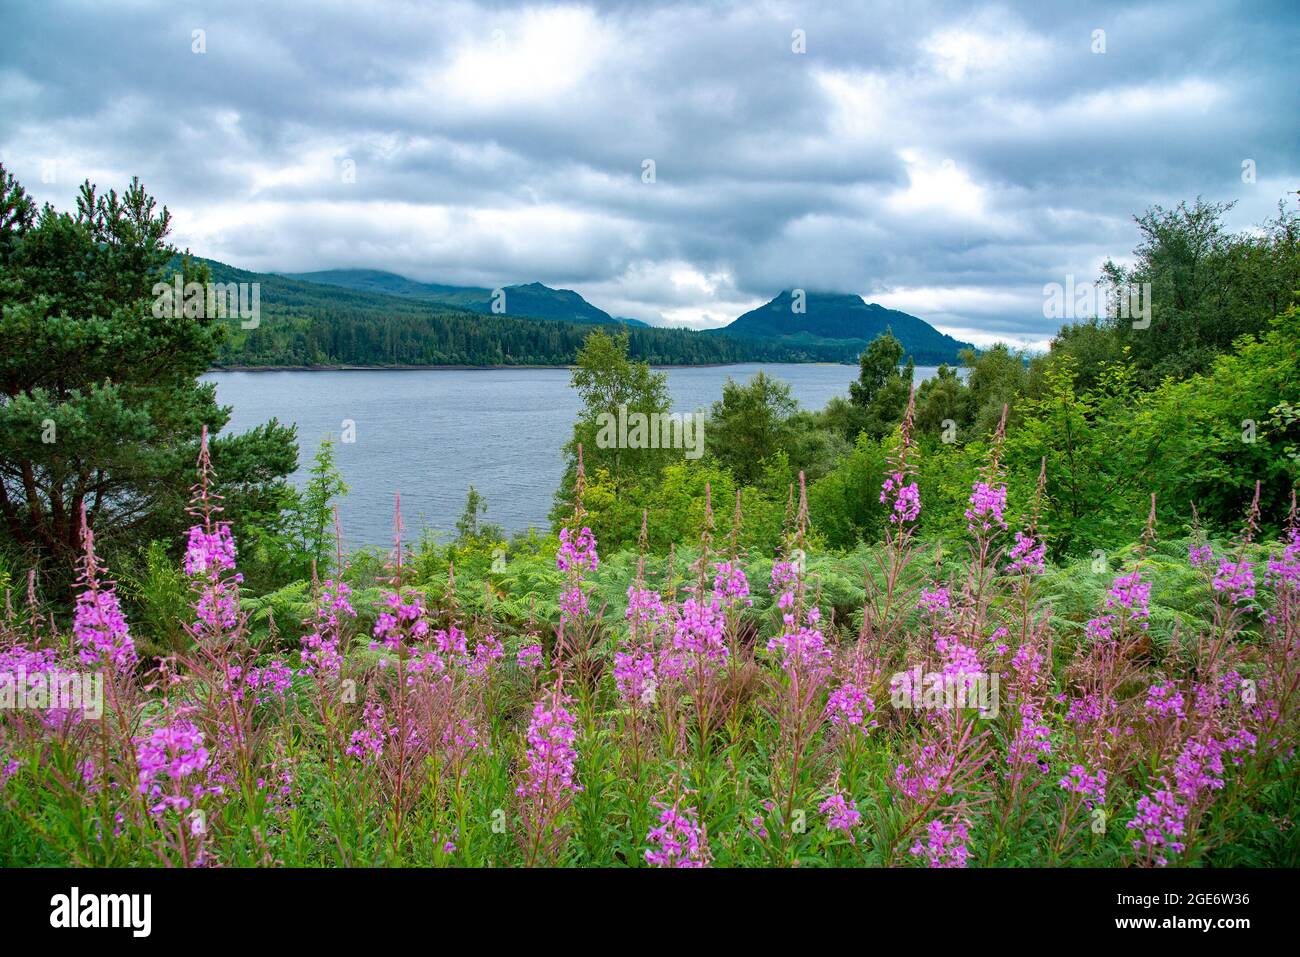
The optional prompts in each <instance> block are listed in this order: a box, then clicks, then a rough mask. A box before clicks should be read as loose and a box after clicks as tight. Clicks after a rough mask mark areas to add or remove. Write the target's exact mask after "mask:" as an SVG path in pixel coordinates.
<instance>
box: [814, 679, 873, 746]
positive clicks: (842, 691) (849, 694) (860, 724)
mask: <svg viewBox="0 0 1300 957" xmlns="http://www.w3.org/2000/svg"><path fill="white" fill-rule="evenodd" d="M875 710H876V703H875V702H874V701H872V700H871V696H870V695H869V694H867V692H866V691H865V690H864V689H862V688H860V687H858V686H857V685H856V684H854V683H853V682H852V681H846V682H845V683H844V684H842V685H840V686H839V687H838V688H836V689H835V690H834V691H832V692H831V693H830V697H829V698H828V699H827V701H826V717H827V718H829V719H830V722H831V724H832V725H833V726H835V727H837V728H860V729H861V730H862V733H863V734H866V733H867V732H868V731H869V730H870V729H871V728H874V727H876V726H877V721H876V719H875V718H872V719H871V720H870V721H868V720H867V715H869V714H874V713H875Z"/></svg>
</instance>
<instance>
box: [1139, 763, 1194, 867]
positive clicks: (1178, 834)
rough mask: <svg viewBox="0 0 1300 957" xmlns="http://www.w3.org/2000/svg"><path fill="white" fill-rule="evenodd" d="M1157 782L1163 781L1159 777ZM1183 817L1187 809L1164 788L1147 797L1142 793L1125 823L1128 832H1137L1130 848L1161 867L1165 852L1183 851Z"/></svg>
mask: <svg viewBox="0 0 1300 957" xmlns="http://www.w3.org/2000/svg"><path fill="white" fill-rule="evenodd" d="M1161 783H1165V782H1164V779H1163V778H1162V779H1161ZM1186 820H1187V808H1186V807H1185V806H1184V805H1183V804H1181V803H1179V801H1178V800H1177V798H1175V797H1174V794H1173V792H1172V791H1170V790H1169V789H1168V788H1167V787H1164V788H1157V789H1156V790H1155V791H1153V792H1152V793H1151V795H1150V796H1146V795H1144V796H1142V797H1141V798H1139V799H1138V802H1137V813H1136V814H1135V815H1134V817H1133V819H1132V820H1131V821H1129V822H1128V824H1127V825H1126V826H1127V828H1128V829H1129V830H1130V831H1136V832H1137V833H1138V837H1136V838H1134V839H1133V849H1134V850H1135V851H1145V852H1146V853H1148V854H1150V855H1151V856H1152V857H1153V858H1154V860H1155V862H1156V863H1157V864H1159V865H1160V866H1161V867H1164V866H1165V865H1166V864H1168V863H1169V859H1168V857H1167V856H1166V855H1167V853H1172V854H1179V853H1181V852H1182V851H1183V848H1184V844H1183V840H1182V839H1183V837H1184V835H1185V834H1186V826H1185V821H1186Z"/></svg>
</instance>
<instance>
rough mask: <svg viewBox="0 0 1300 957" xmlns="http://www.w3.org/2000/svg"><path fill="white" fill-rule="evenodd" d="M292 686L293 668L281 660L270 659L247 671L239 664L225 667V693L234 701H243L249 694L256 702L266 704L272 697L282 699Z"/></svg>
mask: <svg viewBox="0 0 1300 957" xmlns="http://www.w3.org/2000/svg"><path fill="white" fill-rule="evenodd" d="M292 686H293V669H292V668H290V667H289V666H288V665H287V664H285V663H284V662H283V661H279V660H272V661H271V662H270V663H269V664H266V665H264V666H262V667H256V666H254V667H252V668H249V669H248V671H247V672H245V671H244V669H243V668H242V667H241V666H240V665H230V666H228V667H227V669H226V685H225V688H226V693H227V694H229V695H230V696H231V698H232V699H233V700H234V701H243V700H244V699H245V698H246V697H248V696H249V695H250V694H251V695H252V696H253V698H254V700H255V701H256V703H257V704H266V703H267V702H269V701H270V700H271V699H272V698H279V699H281V700H283V698H284V696H285V693H286V692H287V691H288V690H289V689H290V688H291V687H292Z"/></svg>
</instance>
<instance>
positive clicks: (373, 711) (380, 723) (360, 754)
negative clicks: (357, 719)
mask: <svg viewBox="0 0 1300 957" xmlns="http://www.w3.org/2000/svg"><path fill="white" fill-rule="evenodd" d="M397 733H398V729H397V728H396V727H393V726H390V725H389V724H388V720H387V716H386V715H385V713H384V706H383V705H382V704H380V703H379V702H378V701H374V700H371V701H367V702H366V711H365V715H364V716H363V717H362V722H361V727H360V728H358V729H357V730H356V731H353V732H352V737H351V743H349V744H348V747H347V751H346V753H347V754H349V755H351V756H352V757H354V758H358V759H360V761H361V762H362V763H363V764H367V765H374V764H376V763H377V762H378V761H379V759H380V758H382V757H383V756H384V747H385V745H386V744H387V742H388V739H389V738H393V737H396V736H397Z"/></svg>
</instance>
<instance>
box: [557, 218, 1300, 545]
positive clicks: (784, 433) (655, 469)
mask: <svg viewBox="0 0 1300 957" xmlns="http://www.w3.org/2000/svg"><path fill="white" fill-rule="evenodd" d="M1224 212H1225V207H1222V206H1210V205H1206V204H1203V203H1199V202H1198V203H1197V204H1195V205H1194V206H1192V207H1187V206H1180V207H1178V208H1177V209H1176V210H1173V211H1165V210H1159V209H1156V210H1153V211H1152V212H1150V213H1147V214H1145V215H1144V216H1142V217H1139V219H1138V223H1139V226H1140V227H1141V230H1142V235H1143V241H1142V244H1141V245H1140V246H1139V248H1138V249H1137V250H1136V251H1135V254H1134V261H1135V265H1134V266H1133V267H1132V268H1131V269H1129V270H1127V271H1124V272H1122V273H1120V272H1115V270H1114V268H1113V267H1108V271H1110V272H1112V273H1113V274H1114V275H1113V278H1118V279H1121V280H1123V281H1134V282H1150V283H1151V284H1152V288H1153V292H1152V304H1153V309H1152V321H1151V324H1150V326H1149V327H1148V328H1145V329H1143V328H1134V327H1133V323H1132V322H1131V321H1130V320H1128V319H1123V318H1120V317H1118V316H1103V317H1099V318H1094V319H1090V320H1085V321H1080V322H1075V323H1070V324H1067V325H1066V326H1064V327H1063V328H1062V329H1061V331H1060V333H1059V334H1058V335H1057V337H1056V338H1055V339H1054V340H1053V341H1052V346H1051V349H1050V351H1049V352H1047V353H1045V354H1042V355H1037V356H1030V355H1027V354H1024V353H1021V352H1018V351H1016V350H1014V349H1012V348H1010V347H1007V346H1004V345H998V346H995V347H993V348H990V349H986V350H984V351H982V352H980V353H978V354H977V353H975V352H973V351H970V350H967V351H966V352H964V353H963V356H962V360H963V365H964V366H965V370H966V374H965V376H964V377H963V376H962V375H959V374H958V372H957V370H956V369H954V368H949V367H947V366H943V367H940V369H939V374H938V375H937V376H935V377H934V378H931V379H930V380H928V381H927V382H925V383H924V384H922V385H921V386H920V387H919V388H918V389H917V391H916V397H915V402H916V412H915V422H914V438H915V440H916V442H917V444H918V447H919V460H918V461H919V465H918V467H919V474H920V478H919V481H920V483H921V490H922V493H923V494H922V498H923V500H924V501H925V502H926V503H927V504H926V508H925V510H924V512H923V514H922V516H921V519H920V523H919V530H920V532H921V534H923V535H924V536H926V537H930V538H934V539H944V538H949V537H954V536H956V535H958V534H959V533H960V531H961V529H962V528H964V526H965V518H964V516H963V513H964V511H965V509H966V498H967V495H968V493H969V489H970V486H971V482H972V481H973V477H974V476H975V475H976V474H977V472H978V470H979V469H980V467H981V465H982V463H983V461H984V458H985V456H986V454H987V452H988V441H989V438H990V436H991V435H992V434H993V432H994V430H995V429H996V427H997V425H998V422H999V421H1000V420H1001V418H1002V416H1003V410H1004V409H1006V414H1007V426H1006V436H1007V441H1006V450H1005V456H1004V461H1005V465H1006V468H1007V472H1008V483H1009V486H1010V488H1011V489H1012V491H1013V492H1018V493H1019V496H1018V500H1020V501H1027V500H1028V499H1029V497H1030V495H1029V493H1030V492H1031V491H1032V490H1033V488H1034V487H1035V485H1036V483H1037V481H1038V477H1039V473H1040V469H1041V468H1043V467H1044V460H1045V462H1046V465H1045V469H1046V471H1045V481H1046V495H1047V501H1048V503H1049V507H1048V511H1047V522H1048V528H1049V535H1048V540H1049V543H1050V548H1051V551H1052V554H1053V555H1054V556H1056V557H1057V558H1070V557H1075V556H1080V555H1087V554H1089V553H1091V552H1092V551H1094V550H1096V549H1102V550H1114V549H1117V548H1121V547H1123V546H1125V545H1127V544H1129V543H1131V542H1132V541H1133V540H1134V538H1135V536H1136V535H1137V533H1138V532H1139V531H1140V530H1141V528H1142V526H1143V524H1144V523H1145V521H1146V518H1147V513H1148V511H1149V508H1150V497H1151V495H1152V494H1153V493H1154V494H1155V497H1156V516H1157V521H1158V528H1159V530H1160V531H1161V532H1162V533H1163V534H1174V535H1177V534H1182V533H1183V532H1184V531H1185V529H1186V528H1187V527H1188V523H1189V522H1190V521H1191V517H1192V515H1193V510H1194V509H1195V510H1197V511H1198V512H1199V516H1200V520H1201V521H1202V522H1203V523H1204V524H1205V525H1207V526H1209V527H1211V528H1228V527H1231V526H1232V525H1233V523H1235V522H1237V521H1239V519H1240V516H1241V515H1242V514H1243V512H1244V511H1245V509H1246V507H1247V505H1248V504H1249V503H1250V501H1251V499H1252V497H1253V495H1254V492H1255V483H1256V482H1257V481H1258V482H1259V483H1260V504H1261V515H1262V518H1263V521H1264V522H1265V523H1266V524H1267V526H1268V527H1269V528H1270V529H1272V530H1276V529H1277V528H1279V527H1280V526H1281V523H1282V519H1283V517H1284V515H1285V511H1286V507H1287V503H1288V501H1289V496H1290V494H1291V490H1292V488H1293V486H1294V485H1295V483H1296V481H1297V479H1298V478H1300V471H1298V469H1300V462H1298V457H1297V448H1298V447H1300V413H1297V408H1296V406H1297V402H1300V328H1298V327H1300V323H1298V322H1297V311H1296V306H1295V304H1294V297H1295V292H1294V290H1295V289H1296V288H1297V287H1298V286H1300V271H1298V270H1300V252H1298V250H1300V242H1298V239H1300V236H1298V233H1297V219H1296V216H1295V215H1294V214H1292V213H1289V212H1287V211H1285V210H1284V211H1281V212H1280V213H1279V215H1278V217H1277V218H1276V219H1275V220H1273V221H1271V222H1269V223H1266V224H1264V226H1263V227H1262V229H1260V230H1257V231H1251V232H1247V233H1242V234H1230V233H1227V232H1226V231H1225V230H1224V229H1223V227H1222V224H1221V218H1222V215H1223V213H1224ZM1284 289H1289V290H1292V291H1291V292H1288V293H1283V292H1282V290H1284ZM1144 337H1150V338H1149V339H1148V338H1144ZM904 358H905V353H904V350H903V348H902V346H901V344H900V343H899V342H898V340H897V339H895V338H894V337H893V336H892V335H890V334H889V333H885V334H882V335H881V336H880V337H878V338H877V339H876V340H875V341H873V342H872V343H870V344H869V346H868V347H867V348H866V349H865V350H864V351H863V352H862V355H861V357H860V362H859V365H860V373H859V377H858V380H857V381H856V382H853V383H852V384H851V386H850V392H849V395H848V396H847V397H843V398H836V399H834V400H832V401H831V402H830V403H829V404H828V405H827V406H826V408H824V409H821V410H804V409H799V408H798V407H797V405H796V403H794V402H793V401H792V400H791V397H790V394H789V390H788V389H787V388H785V387H784V386H783V385H782V384H780V383H775V382H772V381H771V380H770V379H768V378H767V377H766V376H760V377H757V378H755V379H754V380H752V381H751V382H749V383H747V384H742V383H733V382H729V383H728V384H727V385H726V386H725V387H724V389H723V394H722V397H721V399H720V400H719V401H718V402H717V403H715V404H714V406H713V408H712V410H711V413H710V417H709V419H708V421H707V422H706V425H705V436H706V439H705V443H704V447H705V454H704V456H703V457H702V458H700V459H698V460H691V459H688V458H686V457H685V456H684V455H683V454H682V452H681V451H680V450H676V451H670V452H664V451H642V452H636V453H628V452H619V451H618V450H614V451H605V450H595V449H594V448H593V444H592V443H593V438H594V435H595V430H594V426H593V424H592V423H593V422H594V420H595V417H596V416H598V415H599V414H600V413H601V412H602V411H605V410H607V409H609V408H610V407H611V406H610V402H611V401H612V400H611V395H612V394H613V392H612V391H611V390H610V389H605V390H599V391H596V392H594V393H588V392H585V391H584V392H583V398H584V402H585V409H584V412H583V413H582V416H581V418H580V421H579V423H578V425H577V426H576V427H575V432H574V437H575V439H574V443H573V444H571V445H570V449H569V454H570V457H571V458H570V461H571V467H570V470H569V475H568V478H566V481H565V483H564V484H563V485H562V487H561V489H560V491H559V493H558V494H557V512H556V514H557V515H558V514H559V513H560V511H561V509H562V507H563V506H562V504H561V503H563V502H566V501H568V500H570V497H571V485H572V474H573V469H572V464H573V461H574V459H573V456H574V451H575V449H576V443H577V441H579V440H581V441H582V443H583V445H584V448H585V449H587V450H588V464H589V468H588V482H589V485H588V489H589V495H590V499H589V507H590V511H591V518H590V521H591V526H592V528H593V530H595V531H596V532H597V534H598V537H599V538H600V540H601V541H602V542H605V543H607V544H609V545H612V546H630V545H632V544H633V543H634V542H635V541H636V540H637V536H638V534H639V531H640V515H641V510H642V508H643V507H647V506H648V507H649V508H650V510H651V513H652V514H654V515H656V516H658V517H659V518H660V521H659V522H657V523H656V525H657V528H656V530H655V531H652V534H651V538H652V544H653V545H654V547H655V548H656V549H662V548H666V547H667V546H668V544H669V543H670V542H671V541H672V540H673V539H674V536H676V535H678V534H679V533H680V532H681V530H683V529H686V528H690V527H693V526H694V525H695V524H696V523H698V520H699V518H700V516H701V514H702V512H703V507H704V494H705V488H706V486H711V488H712V490H713V494H714V499H715V501H717V502H730V501H731V500H732V499H733V497H734V496H735V495H736V494H737V493H739V496H740V499H741V501H742V504H743V506H744V514H745V516H746V528H745V529H744V530H743V531H742V535H743V536H744V538H745V539H746V540H747V542H748V543H749V544H751V545H753V546H755V547H759V548H761V549H762V550H763V551H765V552H768V551H770V550H771V549H772V548H774V547H775V545H776V543H777V539H778V537H779V529H780V527H781V517H782V516H783V515H784V514H785V512H786V509H787V503H788V501H789V497H790V494H791V491H790V490H791V488H792V487H793V486H794V485H795V484H796V483H797V480H798V476H799V474H800V473H803V474H804V476H805V477H806V479H807V481H808V484H809V493H808V496H809V507H810V510H811V518H812V534H813V536H814V537H815V538H816V539H817V540H818V541H819V542H820V543H823V544H825V545H828V546H831V547H835V548H853V547H855V546H856V545H857V544H858V543H859V542H862V541H872V540H875V539H876V538H878V537H879V535H880V534H881V532H882V530H883V527H884V522H885V516H886V509H885V506H884V505H883V504H881V503H880V502H878V501H875V500H874V498H873V497H871V496H865V495H863V489H864V488H867V487H869V486H870V485H871V484H872V482H873V480H874V479H875V477H876V476H879V475H881V474H882V473H883V471H884V468H885V462H886V460H887V458H888V456H889V454H890V452H891V450H892V449H893V448H894V447H895V444H896V442H897V426H898V423H899V421H900V419H901V417H902V414H903V410H904V407H905V406H906V404H907V401H908V393H909V383H910V381H911V370H910V367H908V366H902V365H901V364H902V363H903V362H904ZM578 369H579V370H580V373H579V374H580V375H581V376H583V377H586V378H601V377H606V378H612V379H614V380H616V381H620V382H624V383H627V384H629V386H630V388H631V389H632V392H633V393H635V394H637V395H639V396H640V397H641V398H640V399H638V400H635V401H633V402H631V403H630V407H632V408H642V409H644V410H645V411H652V410H655V409H659V408H661V405H662V403H661V401H660V398H656V397H661V395H662V391H663V383H662V381H661V380H656V379H655V376H654V374H653V373H651V372H650V371H649V370H646V369H637V368H635V364H632V365H631V366H629V365H628V362H627V356H626V349H621V347H620V346H619V345H618V340H616V339H611V338H610V337H608V336H607V335H605V334H604V333H603V332H599V331H598V332H596V333H593V335H592V336H591V337H590V338H589V339H588V345H587V348H586V349H585V350H584V352H583V354H582V355H581V356H580V357H579V360H578ZM624 398H626V397H624ZM638 403H639V404H638ZM1014 498H1017V496H1015V495H1013V499H1014ZM719 521H720V524H721V526H722V527H723V528H725V526H726V522H727V519H726V517H725V516H720V518H719Z"/></svg>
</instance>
